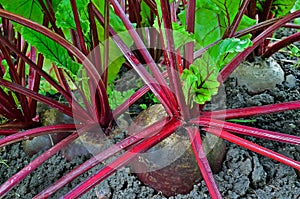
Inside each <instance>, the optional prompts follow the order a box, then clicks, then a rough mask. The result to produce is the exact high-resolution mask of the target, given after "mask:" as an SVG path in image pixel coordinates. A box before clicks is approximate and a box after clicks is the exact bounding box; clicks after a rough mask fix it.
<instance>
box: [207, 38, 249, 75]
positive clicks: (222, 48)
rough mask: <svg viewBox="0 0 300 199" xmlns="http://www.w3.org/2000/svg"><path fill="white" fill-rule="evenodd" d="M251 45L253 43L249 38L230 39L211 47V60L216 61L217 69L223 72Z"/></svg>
mask: <svg viewBox="0 0 300 199" xmlns="http://www.w3.org/2000/svg"><path fill="white" fill-rule="evenodd" d="M251 45H252V42H251V40H250V39H248V38H246V39H239V38H228V39H224V40H222V41H220V42H219V43H218V44H217V45H215V46H213V47H211V48H210V49H209V50H208V52H209V54H210V56H211V58H212V59H213V60H215V63H216V66H217V68H218V69H219V70H221V69H222V68H223V67H224V66H225V65H226V64H228V63H229V62H230V61H231V59H232V58H233V57H234V56H236V55H237V54H238V53H239V52H242V51H244V50H245V49H246V48H247V47H249V46H251Z"/></svg>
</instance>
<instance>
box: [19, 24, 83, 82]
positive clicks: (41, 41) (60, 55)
mask: <svg viewBox="0 0 300 199" xmlns="http://www.w3.org/2000/svg"><path fill="white" fill-rule="evenodd" d="M22 36H23V38H24V39H25V40H26V41H27V42H28V43H30V44H31V45H33V46H34V47H36V49H37V50H38V51H39V52H41V53H43V55H44V56H45V57H46V58H47V59H49V60H51V61H52V62H53V63H54V64H55V65H56V66H57V67H59V68H63V69H65V70H66V71H67V72H68V73H69V74H70V75H71V76H72V77H73V78H75V77H76V76H77V73H78V70H79V68H80V64H79V63H77V62H75V61H73V60H72V59H71V57H70V56H69V54H68V51H67V50H66V49H65V48H63V47H62V46H60V45H59V44H58V43H57V42H55V41H53V40H52V39H50V38H48V37H46V36H44V35H42V34H40V33H38V32H36V31H34V30H31V29H29V28H25V27H24V28H23V29H22Z"/></svg>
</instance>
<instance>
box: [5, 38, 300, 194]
mask: <svg viewBox="0 0 300 199" xmlns="http://www.w3.org/2000/svg"><path fill="white" fill-rule="evenodd" d="M281 34H282V33H281V32H278V33H277V35H281ZM273 58H274V59H275V60H277V61H278V63H279V64H280V65H281V67H282V68H283V70H284V72H285V81H284V82H283V84H281V85H277V86H276V88H274V89H272V90H267V91H264V92H262V93H260V94H255V95H250V94H249V93H248V92H247V90H246V89H245V88H244V87H242V86H239V85H237V84H236V80H235V79H234V78H229V79H228V81H227V82H226V88H225V91H226V99H227V100H226V105H227V107H228V108H237V107H247V106H254V105H264V104H272V103H279V102H285V101H292V100H300V93H299V92H300V90H299V88H300V69H299V68H295V67H294V65H293V64H292V63H291V62H290V61H289V60H291V58H290V57H289V55H288V54H287V53H284V52H280V53H277V54H275V55H274V56H273ZM252 119H255V122H251V123H247V125H249V126H254V127H258V128H262V129H267V130H273V131H278V132H282V133H288V134H293V135H298V136H300V111H287V112H283V113H278V114H270V115H265V116H258V117H255V118H252ZM245 138H246V137H245ZM246 139H248V140H250V141H253V142H255V143H257V144H260V145H262V146H264V147H266V148H268V149H272V150H274V151H277V152H279V153H281V154H284V155H286V156H288V157H290V158H292V159H294V160H297V161H300V146H294V145H289V144H282V143H278V142H272V141H267V140H262V139H256V138H251V137H247V138H246ZM226 145H227V150H228V151H227V154H226V159H225V161H224V162H223V164H222V170H221V172H219V173H218V174H215V175H214V176H215V179H216V182H217V184H218V187H219V189H220V192H221V194H222V196H223V198H227V199H235V198H241V199H250V198H251V199H253V198H257V199H275V198H276V199H297V198H300V177H299V176H297V173H296V171H295V170H294V169H292V168H291V167H288V166H285V165H283V164H281V163H278V162H276V161H273V160H271V159H269V158H266V157H264V156H261V155H258V154H256V153H254V152H251V151H249V150H246V149H244V148H241V147H239V146H236V145H234V144H231V143H228V142H226ZM0 152H1V153H0V159H2V160H5V161H6V162H7V164H8V165H9V167H6V166H5V165H4V164H0V170H1V172H0V184H2V183H3V182H5V180H7V179H8V178H9V177H10V176H12V175H13V174H14V173H16V172H17V171H19V170H20V169H21V168H23V167H24V166H25V165H27V164H28V163H29V162H30V161H31V160H33V159H34V158H36V157H37V155H39V154H37V155H34V156H33V157H31V158H30V157H28V156H27V155H26V154H25V153H24V150H23V145H22V144H21V143H17V144H13V145H10V146H7V147H4V148H0ZM85 160H86V158H85V157H76V158H74V159H73V160H71V161H67V160H65V159H64V158H63V157H62V156H61V155H59V154H57V155H55V156H53V157H52V158H51V159H49V160H48V161H47V162H46V163H44V164H43V165H42V166H41V167H39V168H38V169H37V170H36V171H35V172H33V174H31V175H29V176H27V177H26V178H25V179H24V180H23V181H22V182H21V183H20V185H19V186H17V187H16V188H14V189H13V190H11V191H10V193H9V194H8V195H7V196H5V197H4V198H7V199H11V198H13V199H15V198H32V197H33V196H34V195H36V194H37V193H39V192H40V191H42V190H43V189H44V188H46V187H47V186H49V185H50V184H51V183H53V182H55V181H56V180H57V179H58V178H59V177H61V176H62V175H64V174H65V173H67V172H68V171H69V170H71V169H72V168H74V167H76V165H78V164H80V163H82V162H83V161H85ZM101 166H102V165H99V166H97V167H95V168H94V169H92V170H91V171H90V172H88V173H86V174H84V175H82V176H80V177H79V178H77V179H76V180H74V181H73V182H72V183H70V184H68V185H67V186H66V187H64V188H62V189H61V190H60V191H59V192H58V193H57V194H55V195H54V196H53V197H52V198H58V197H59V196H61V195H62V194H64V193H66V192H67V191H69V190H70V189H71V188H73V187H74V186H75V185H77V184H78V183H79V182H80V181H81V180H82V179H85V178H86V177H87V176H88V175H89V174H91V173H93V172H94V171H96V170H98V169H99V168H100V167H101ZM82 198H113V199H127V198H128V199H129V198H130V199H134V198H137V199H140V198H141V199H143V198H156V199H163V198H165V197H164V196H162V195H161V193H157V192H155V191H154V190H153V189H151V188H149V187H147V186H145V185H143V184H142V183H141V182H140V181H139V180H138V179H137V178H136V176H135V175H134V174H132V173H131V172H130V168H128V167H125V168H122V169H120V170H119V171H117V172H116V173H115V174H114V175H112V176H111V177H110V178H109V179H107V180H106V181H104V182H102V183H101V184H100V185H98V186H96V187H95V188H94V189H92V190H91V191H89V192H88V193H86V194H85V195H84V196H82ZM190 198H197V199H202V198H210V196H209V193H208V190H207V188H206V185H205V183H204V181H201V182H200V183H199V184H197V185H195V186H194V189H193V190H192V191H191V192H190V193H189V194H187V195H176V196H174V197H169V199H190Z"/></svg>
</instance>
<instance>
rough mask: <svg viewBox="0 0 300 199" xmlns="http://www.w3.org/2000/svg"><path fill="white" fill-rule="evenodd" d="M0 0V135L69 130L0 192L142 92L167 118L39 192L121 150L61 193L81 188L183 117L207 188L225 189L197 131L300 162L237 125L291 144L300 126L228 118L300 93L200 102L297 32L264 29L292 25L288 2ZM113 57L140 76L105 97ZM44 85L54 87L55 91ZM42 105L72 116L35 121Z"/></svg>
mask: <svg viewBox="0 0 300 199" xmlns="http://www.w3.org/2000/svg"><path fill="white" fill-rule="evenodd" d="M0 4H1V5H0V6H1V9H0V17H1V18H0V19H1V27H0V59H1V63H0V99H1V100H0V114H1V117H2V119H1V122H2V124H1V125H0V135H4V138H2V139H0V146H1V147H3V146H6V145H9V144H13V143H15V142H20V141H22V140H27V139H31V138H33V137H36V136H39V135H44V134H54V133H56V134H57V133H61V134H64V135H65V136H64V137H65V138H64V139H62V140H60V141H59V142H58V143H56V144H55V145H54V146H53V147H52V148H50V149H49V150H47V151H45V152H44V153H42V154H41V155H40V156H38V157H37V158H36V159H34V160H33V161H32V162H30V163H29V164H28V165H27V166H26V167H24V168H23V169H21V170H20V171H19V172H17V173H16V174H14V175H13V176H11V177H10V178H9V179H8V180H7V181H6V182H5V183H4V184H2V185H1V186H0V197H3V196H5V195H6V194H7V193H8V192H9V191H10V190H11V189H12V188H13V187H15V186H17V185H18V183H20V182H21V181H22V180H23V179H24V178H25V177H26V176H27V175H29V174H30V173H31V172H33V171H34V170H35V169H36V168H37V167H39V166H40V165H41V164H43V163H44V162H45V161H47V160H48V159H49V158H51V157H52V156H53V155H54V154H56V153H58V152H59V151H60V150H62V149H63V148H64V147H66V146H67V145H68V144H70V143H72V142H73V141H74V140H75V139H77V138H78V137H79V135H80V134H81V133H83V132H86V131H97V130H98V131H99V133H103V134H105V135H109V134H110V133H111V129H113V128H114V127H113V125H114V124H115V120H116V119H117V118H118V117H119V116H120V115H121V114H123V113H124V112H125V111H126V110H127V109H128V107H130V106H131V105H132V104H134V103H136V102H137V100H138V99H140V98H142V97H143V95H144V94H146V93H147V92H151V93H153V94H154V95H155V97H156V98H157V99H158V100H159V102H160V103H161V104H162V106H163V107H164V109H165V111H166V113H167V116H166V117H164V118H162V119H161V120H158V121H157V122H155V123H154V124H152V125H150V126H148V127H146V128H143V129H141V130H137V131H136V132H132V133H131V134H130V135H128V136H127V137H126V138H124V140H122V141H120V142H118V143H116V144H115V145H113V146H112V147H110V148H108V149H106V150H104V151H102V152H101V153H99V154H96V155H94V156H93V157H91V158H90V159H89V160H88V161H86V162H85V163H83V164H81V165H79V166H78V167H77V168H75V169H74V170H72V171H70V172H69V173H68V174H66V175H65V176H63V177H62V178H61V179H59V180H58V181H57V182H55V183H54V184H52V185H51V186H50V187H48V188H46V189H45V190H44V191H42V192H41V193H40V194H38V195H37V196H35V198H46V197H49V196H51V195H52V194H54V193H55V192H56V191H58V190H59V189H60V188H62V187H63V186H64V185H66V184H67V183H69V182H71V181H72V180H73V179H75V178H76V177H77V176H79V175H81V174H82V173H84V172H86V171H88V170H90V169H91V168H93V167H94V166H95V165H97V164H100V163H101V162H103V161H105V160H106V159H108V158H110V157H112V156H114V155H116V154H118V155H117V156H116V158H115V159H114V160H113V161H112V162H110V163H108V164H107V165H105V166H104V167H103V168H102V169H101V170H99V171H97V172H96V173H95V174H93V175H92V176H91V177H89V178H88V179H86V180H84V181H83V182H82V183H81V184H79V185H78V186H77V187H75V188H74V189H73V190H71V191H70V192H69V193H66V195H64V198H76V197H79V196H81V195H82V194H84V193H86V192H87V191H88V190H90V189H91V188H93V187H94V186H96V185H97V184H98V183H100V182H101V181H103V180H105V179H106V178H107V177H109V176H110V175H111V174H113V173H114V172H116V171H117V170H118V169H119V168H121V167H123V166H126V165H127V164H129V163H130V162H131V160H133V159H134V158H135V157H136V156H137V155H138V154H139V153H142V152H145V151H147V150H148V149H150V148H151V147H153V146H155V145H156V144H158V143H159V142H161V141H162V140H163V139H165V138H167V137H168V136H170V135H171V134H172V133H174V132H175V131H176V130H177V129H179V128H184V129H186V133H187V134H188V136H189V138H190V143H191V146H192V149H193V151H194V155H195V159H196V161H197V163H198V166H199V168H200V171H201V174H202V176H203V179H204V181H205V183H206V185H207V187H208V190H209V193H210V195H211V197H212V198H222V196H221V194H220V192H219V190H218V186H217V184H216V182H215V180H214V178H213V175H212V172H211V168H210V166H209V164H208V160H207V158H206V155H205V152H204V150H203V146H202V135H201V134H203V133H204V132H206V133H209V134H213V135H216V136H218V137H220V138H221V139H224V140H227V141H229V142H232V143H234V144H237V145H239V146H242V147H244V148H247V149H249V150H252V151H254V152H256V153H259V154H261V155H264V156H267V157H269V158H272V159H274V160H276V161H279V162H281V163H283V164H286V165H288V166H291V167H293V168H295V169H297V170H300V163H299V162H297V161H295V160H292V159H290V158H288V157H286V156H284V155H281V154H279V153H277V152H274V151H272V150H269V149H267V148H264V147H263V146H259V145H257V144H255V143H252V142H250V141H248V140H246V139H244V138H242V137H240V136H239V135H244V136H245V135H246V136H254V137H257V138H261V139H268V140H273V141H278V142H283V143H289V144H297V145H298V144H300V137H298V136H294V135H288V134H283V133H278V132H273V131H268V130H263V129H258V128H254V127H248V126H244V125H240V124H235V123H231V122H228V121H226V120H228V119H234V118H235V119H236V118H247V117H251V116H255V115H263V114H270V113H276V112H281V111H288V110H294V109H298V108H300V101H292V102H286V103H280V104H271V105H264V106H256V107H248V108H239V109H226V110H215V111H204V110H203V107H204V106H205V104H206V103H208V102H209V101H210V100H211V99H212V95H215V94H217V93H218V88H219V86H220V85H221V84H222V83H223V82H224V81H225V80H226V78H227V77H228V76H229V75H230V74H231V73H232V72H233V71H234V69H235V68H236V67H238V65H239V64H240V63H241V62H242V61H243V60H245V59H247V58H249V57H250V58H251V57H253V56H263V57H268V56H270V55H272V54H273V53H274V52H276V51H278V50H279V49H281V48H283V47H285V46H287V45H289V44H291V43H292V42H295V41H297V40H299V38H300V34H299V33H295V34H294V35H291V36H289V37H287V38H284V39H282V40H281V41H279V42H277V43H270V41H269V40H268V38H269V37H271V36H272V34H273V33H274V32H275V31H276V30H278V29H279V28H280V27H282V26H287V27H297V26H296V25H293V24H291V22H292V21H293V20H294V19H296V18H297V17H300V11H298V10H297V9H295V8H297V2H296V1H280V0H278V1H273V0H265V1H250V0H244V1H239V0H232V1H226V0H218V1H215V0H188V1H187V0H182V1H180V0H174V1H165V0H140V1H136V0H127V1H126V0H119V1H117V0H80V1H76V0H70V1H69V0H15V1H10V0H0ZM292 8H294V10H295V11H294V12H291V10H292ZM124 32H125V33H126V34H124ZM132 49H134V50H132ZM116 55H117V56H116ZM162 65H163V66H164V67H161V66H162ZM121 67H127V68H128V69H130V70H134V71H135V72H136V73H137V74H138V76H139V78H140V79H142V80H143V82H144V86H142V87H141V88H139V89H136V90H135V91H131V92H127V93H126V95H128V93H130V94H131V95H130V96H128V98H125V97H124V99H121V100H120V99H118V100H119V101H118V103H114V105H113V104H112V97H113V94H114V93H118V91H114V88H113V84H114V81H115V79H116V78H117V74H118V73H119V71H120V68H121ZM47 93H59V94H60V95H61V97H62V98H63V100H55V99H53V98H51V96H50V97H49V95H47ZM74 93H76V94H74ZM119 96H122V95H119ZM123 96H124V95H123ZM38 104H46V105H48V106H49V107H51V108H53V109H56V110H58V111H60V112H61V113H63V114H65V115H68V116H70V117H73V118H74V121H75V123H70V124H58V125H52V126H41V125H40V121H39V115H38V112H37V106H38ZM99 126H100V127H101V128H99ZM244 136H243V137H244ZM119 152H122V153H119ZM8 164H9V163H8ZM158 183H159V182H158Z"/></svg>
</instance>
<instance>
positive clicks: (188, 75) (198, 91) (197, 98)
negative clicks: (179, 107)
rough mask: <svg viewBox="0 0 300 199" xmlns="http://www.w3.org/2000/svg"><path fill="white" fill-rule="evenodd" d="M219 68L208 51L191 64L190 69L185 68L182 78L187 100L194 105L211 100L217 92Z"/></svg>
mask: <svg viewBox="0 0 300 199" xmlns="http://www.w3.org/2000/svg"><path fill="white" fill-rule="evenodd" d="M218 73H219V70H218V68H217V67H216V65H215V63H214V61H213V60H212V59H211V57H210V56H209V54H208V53H205V54H203V56H202V57H201V58H198V59H196V60H195V61H194V63H193V64H191V65H190V69H184V70H183V73H182V76H181V79H182V81H183V92H184V96H185V100H186V102H187V103H188V104H190V106H191V107H192V106H193V104H194V103H197V104H204V103H205V102H207V101H209V100H211V97H212V95H215V94H217V92H218V87H219V82H218V81H217V76H218Z"/></svg>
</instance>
